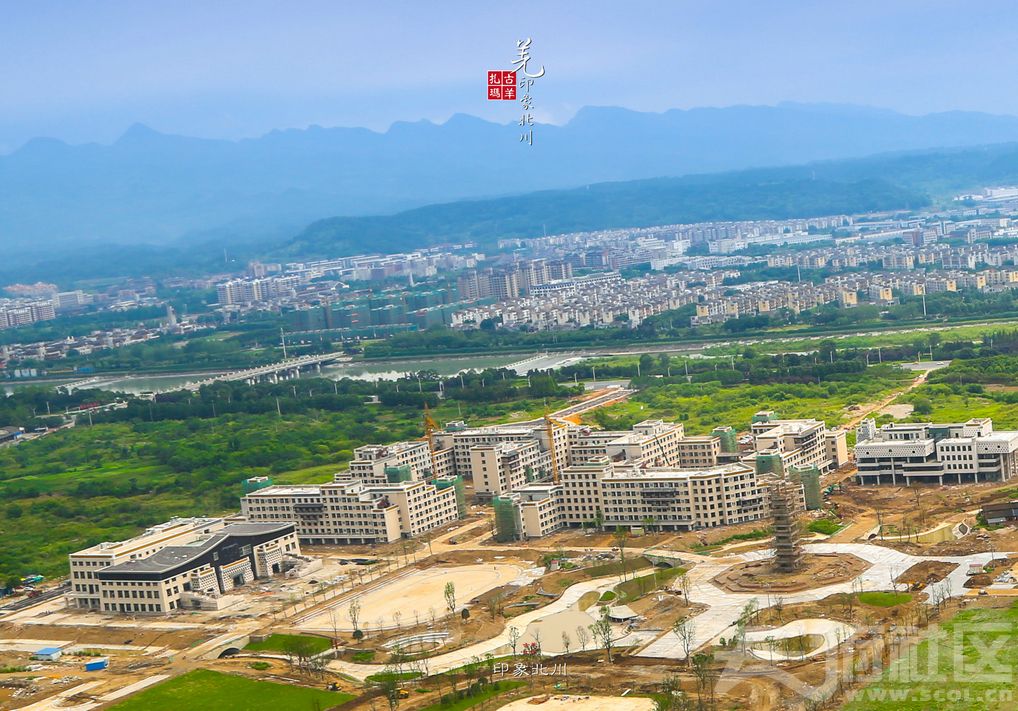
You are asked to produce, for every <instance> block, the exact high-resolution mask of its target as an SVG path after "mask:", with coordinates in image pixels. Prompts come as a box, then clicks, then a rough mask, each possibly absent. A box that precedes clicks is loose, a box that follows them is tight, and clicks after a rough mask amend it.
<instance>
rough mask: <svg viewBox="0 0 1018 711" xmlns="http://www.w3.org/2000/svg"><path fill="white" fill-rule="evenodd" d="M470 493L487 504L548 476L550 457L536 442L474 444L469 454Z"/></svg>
mask: <svg viewBox="0 0 1018 711" xmlns="http://www.w3.org/2000/svg"><path fill="white" fill-rule="evenodd" d="M469 461H470V467H469V471H470V474H471V475H472V477H473V482H474V493H475V494H476V495H477V497H478V498H479V499H482V500H488V499H491V498H492V497H493V496H501V495H503V494H508V493H509V492H511V491H515V490H516V489H518V488H519V487H521V486H523V485H524V484H527V483H529V482H531V481H533V480H535V479H544V478H547V477H549V476H550V475H551V456H550V455H549V453H548V452H543V451H541V448H540V446H539V445H538V443H537V441H536V440H532V439H531V440H524V441H520V442H499V443H497V444H478V445H474V446H473V447H471V448H470V450H469Z"/></svg>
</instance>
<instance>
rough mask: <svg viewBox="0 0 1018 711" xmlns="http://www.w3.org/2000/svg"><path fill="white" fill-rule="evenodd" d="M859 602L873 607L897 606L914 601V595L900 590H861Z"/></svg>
mask: <svg viewBox="0 0 1018 711" xmlns="http://www.w3.org/2000/svg"><path fill="white" fill-rule="evenodd" d="M858 598H859V602H861V603H862V604H863V605H870V606H872V607H896V606H898V605H904V604H905V603H906V602H911V601H912V595H911V594H909V593H899V592H880V591H871V592H861V593H859V595H858Z"/></svg>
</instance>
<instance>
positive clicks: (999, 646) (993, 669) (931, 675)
mask: <svg viewBox="0 0 1018 711" xmlns="http://www.w3.org/2000/svg"><path fill="white" fill-rule="evenodd" d="M1016 623H1018V607H1016V606H1015V605H1012V606H1011V607H1008V608H997V609H967V610H963V611H961V612H959V613H957V614H956V615H954V617H952V618H951V619H950V620H948V621H947V622H945V623H943V624H941V625H939V626H938V627H936V628H930V630H928V631H927V634H926V635H925V638H924V639H923V641H921V642H920V643H919V644H918V645H915V646H910V647H905V648H904V649H906V650H907V652H905V653H904V654H903V655H902V657H900V658H899V659H897V660H895V661H894V662H893V663H892V664H891V665H890V667H889V668H888V669H887V671H886V672H884V674H883V675H882V676H881V678H880V679H879V680H877V681H874V682H872V683H870V684H869V685H867V686H866V687H864V688H863V689H861V690H860V691H858V692H857V693H855V694H854V698H851V700H850V701H849V702H848V703H847V704H846V705H845V706H844V707H843V709H845V710H846V711H926V710H927V709H965V710H966V711H998V710H1002V709H1013V708H1014V707H1015V705H1014V701H1013V694H1014V686H1013V683H1014V682H1013V679H1014V673H1015V671H1016V667H1018V645H1015V644H1014V643H1013V640H1014V634H1015V629H1016Z"/></svg>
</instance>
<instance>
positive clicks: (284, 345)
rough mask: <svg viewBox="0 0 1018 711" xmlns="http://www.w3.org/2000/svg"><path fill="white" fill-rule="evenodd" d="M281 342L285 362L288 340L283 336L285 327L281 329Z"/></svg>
mask: <svg viewBox="0 0 1018 711" xmlns="http://www.w3.org/2000/svg"><path fill="white" fill-rule="evenodd" d="M279 342H280V343H282V344H283V360H286V338H285V337H284V336H283V327H282V326H280V327H279Z"/></svg>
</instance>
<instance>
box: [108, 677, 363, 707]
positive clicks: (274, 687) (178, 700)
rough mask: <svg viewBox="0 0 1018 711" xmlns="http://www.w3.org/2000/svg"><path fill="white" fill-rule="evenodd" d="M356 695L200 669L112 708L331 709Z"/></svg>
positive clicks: (143, 692) (159, 685)
mask: <svg viewBox="0 0 1018 711" xmlns="http://www.w3.org/2000/svg"><path fill="white" fill-rule="evenodd" d="M352 698H354V697H353V696H351V695H350V694H344V693H341V692H338V691H325V690H323V689H311V688H308V687H305V686H294V685H291V684H276V683H274V682H268V681H257V680H255V679H248V678H247V677H243V676H234V675H233V674H220V673H219V672H214V671H208V670H207V669H197V670H195V671H192V672H188V673H187V674H184V675H182V676H178V677H176V678H174V679H170V680H168V681H164V682H162V683H161V684H156V685H155V686H153V687H151V688H149V689H146V690H144V691H142V692H141V693H139V694H136V695H135V696H132V697H130V698H128V699H127V700H126V701H123V702H121V703H119V704H117V705H116V706H113V707H111V709H110V711H162V710H163V709H167V710H169V709H181V708H195V709H216V711H279V710H280V709H287V711H290V710H291V709H292V710H293V711H299V710H300V709H308V711H315V710H316V709H330V708H333V707H334V706H339V705H340V704H344V703H346V702H347V701H349V700H350V699H352Z"/></svg>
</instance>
